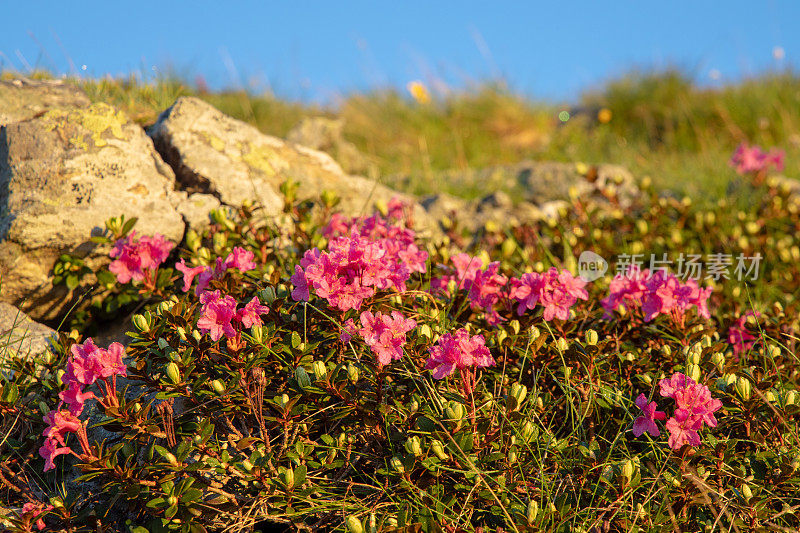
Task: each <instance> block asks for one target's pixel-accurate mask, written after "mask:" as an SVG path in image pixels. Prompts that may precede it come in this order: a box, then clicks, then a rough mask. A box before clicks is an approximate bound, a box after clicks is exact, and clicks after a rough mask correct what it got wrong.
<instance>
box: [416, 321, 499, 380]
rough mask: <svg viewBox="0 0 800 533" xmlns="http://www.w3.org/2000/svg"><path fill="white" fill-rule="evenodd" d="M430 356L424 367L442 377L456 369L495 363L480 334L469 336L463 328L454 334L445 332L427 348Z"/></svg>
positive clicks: (434, 374)
mask: <svg viewBox="0 0 800 533" xmlns="http://www.w3.org/2000/svg"><path fill="white" fill-rule="evenodd" d="M428 351H429V352H430V357H429V358H428V361H427V364H426V365H425V368H427V369H429V370H433V377H434V378H436V379H442V378H444V377H445V376H449V375H450V374H452V373H453V372H454V371H455V370H456V369H458V370H463V369H466V368H470V367H473V366H474V367H487V366H492V365H494V364H495V362H494V358H493V357H492V355H491V353H489V348H487V347H486V346H485V341H484V339H483V336H482V335H474V336H470V334H469V332H468V331H467V330H466V329H465V328H461V329H459V330H457V331H456V332H455V333H454V334H451V333H445V334H444V335H442V336H441V337H439V340H438V341H437V342H436V344H435V345H434V346H431V347H430V348H428Z"/></svg>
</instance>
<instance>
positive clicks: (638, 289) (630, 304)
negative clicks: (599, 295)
mask: <svg viewBox="0 0 800 533" xmlns="http://www.w3.org/2000/svg"><path fill="white" fill-rule="evenodd" d="M649 277H650V271H649V270H640V269H639V267H638V266H637V265H630V266H629V267H628V270H627V272H626V273H625V274H618V275H616V276H614V279H612V280H611V283H610V284H609V287H608V290H609V295H608V297H606V298H604V299H603V300H601V302H600V304H601V305H602V306H603V309H605V316H606V318H610V317H611V316H612V314H613V312H614V311H615V310H616V309H618V308H619V306H620V305H622V306H624V307H625V308H626V309H628V310H630V309H635V308H638V307H641V305H642V301H643V299H644V295H645V294H646V292H647V285H645V282H646V281H647V279H648V278H649Z"/></svg>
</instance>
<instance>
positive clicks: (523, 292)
mask: <svg viewBox="0 0 800 533" xmlns="http://www.w3.org/2000/svg"><path fill="white" fill-rule="evenodd" d="M513 286H514V289H513V290H512V293H511V297H512V298H514V299H515V300H517V302H519V306H518V307H517V314H519V315H522V314H524V313H525V310H526V309H533V308H534V307H535V306H536V304H537V303H538V304H540V305H542V306H543V307H544V319H545V320H547V321H548V322H549V321H550V320H553V319H554V318H558V319H560V320H567V319H568V318H569V310H570V308H571V307H572V306H573V305H575V303H576V302H577V301H578V299H581V300H588V299H589V293H588V292H587V291H586V289H585V288H584V287H585V286H586V282H585V281H584V280H582V279H580V278H576V277H573V276H572V274H570V273H569V271H567V270H562V271H561V272H559V271H558V269H557V268H555V267H552V268H550V270H548V271H547V272H544V273H542V274H536V273H529V274H523V275H522V278H520V279H519V280H515V281H514V282H513Z"/></svg>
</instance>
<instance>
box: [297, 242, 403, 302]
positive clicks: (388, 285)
mask: <svg viewBox="0 0 800 533" xmlns="http://www.w3.org/2000/svg"><path fill="white" fill-rule="evenodd" d="M390 249H391V247H390V246H388V245H387V243H386V242H385V241H375V240H370V239H368V238H365V237H362V236H359V235H354V236H350V237H337V238H335V239H333V240H332V241H331V242H330V243H329V244H328V251H326V252H320V251H318V250H315V251H312V252H306V254H305V255H304V257H303V259H302V260H301V261H300V265H299V269H298V268H295V274H294V275H293V276H292V278H291V281H292V283H293V284H294V286H295V288H294V290H293V291H292V297H293V298H294V299H295V300H297V301H300V300H305V299H307V298H308V297H310V293H311V291H312V290H313V291H314V293H315V294H316V295H317V296H319V297H320V298H324V299H326V300H328V303H329V304H330V305H331V306H332V307H334V308H336V309H339V310H341V311H347V310H349V309H358V308H360V307H361V304H362V302H363V301H364V300H365V299H367V298H370V297H372V296H373V295H374V294H375V292H376V290H386V289H395V290H397V291H400V292H402V291H404V290H405V281H406V280H407V279H408V277H409V275H410V271H409V269H408V265H407V264H406V263H404V262H402V261H399V260H398V259H397V257H396V256H392V255H391V254H390V253H389V250H390ZM412 266H413V265H412ZM413 267H414V268H416V266H413Z"/></svg>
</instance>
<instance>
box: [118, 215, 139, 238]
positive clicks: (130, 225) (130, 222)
mask: <svg viewBox="0 0 800 533" xmlns="http://www.w3.org/2000/svg"><path fill="white" fill-rule="evenodd" d="M138 221H139V219H138V218H137V217H132V218H130V219H129V220H127V221H125V224H123V225H122V236H123V237H124V236H125V235H127V234H128V232H129V231H130V230H132V229H133V226H135V225H136V223H137V222H138Z"/></svg>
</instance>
